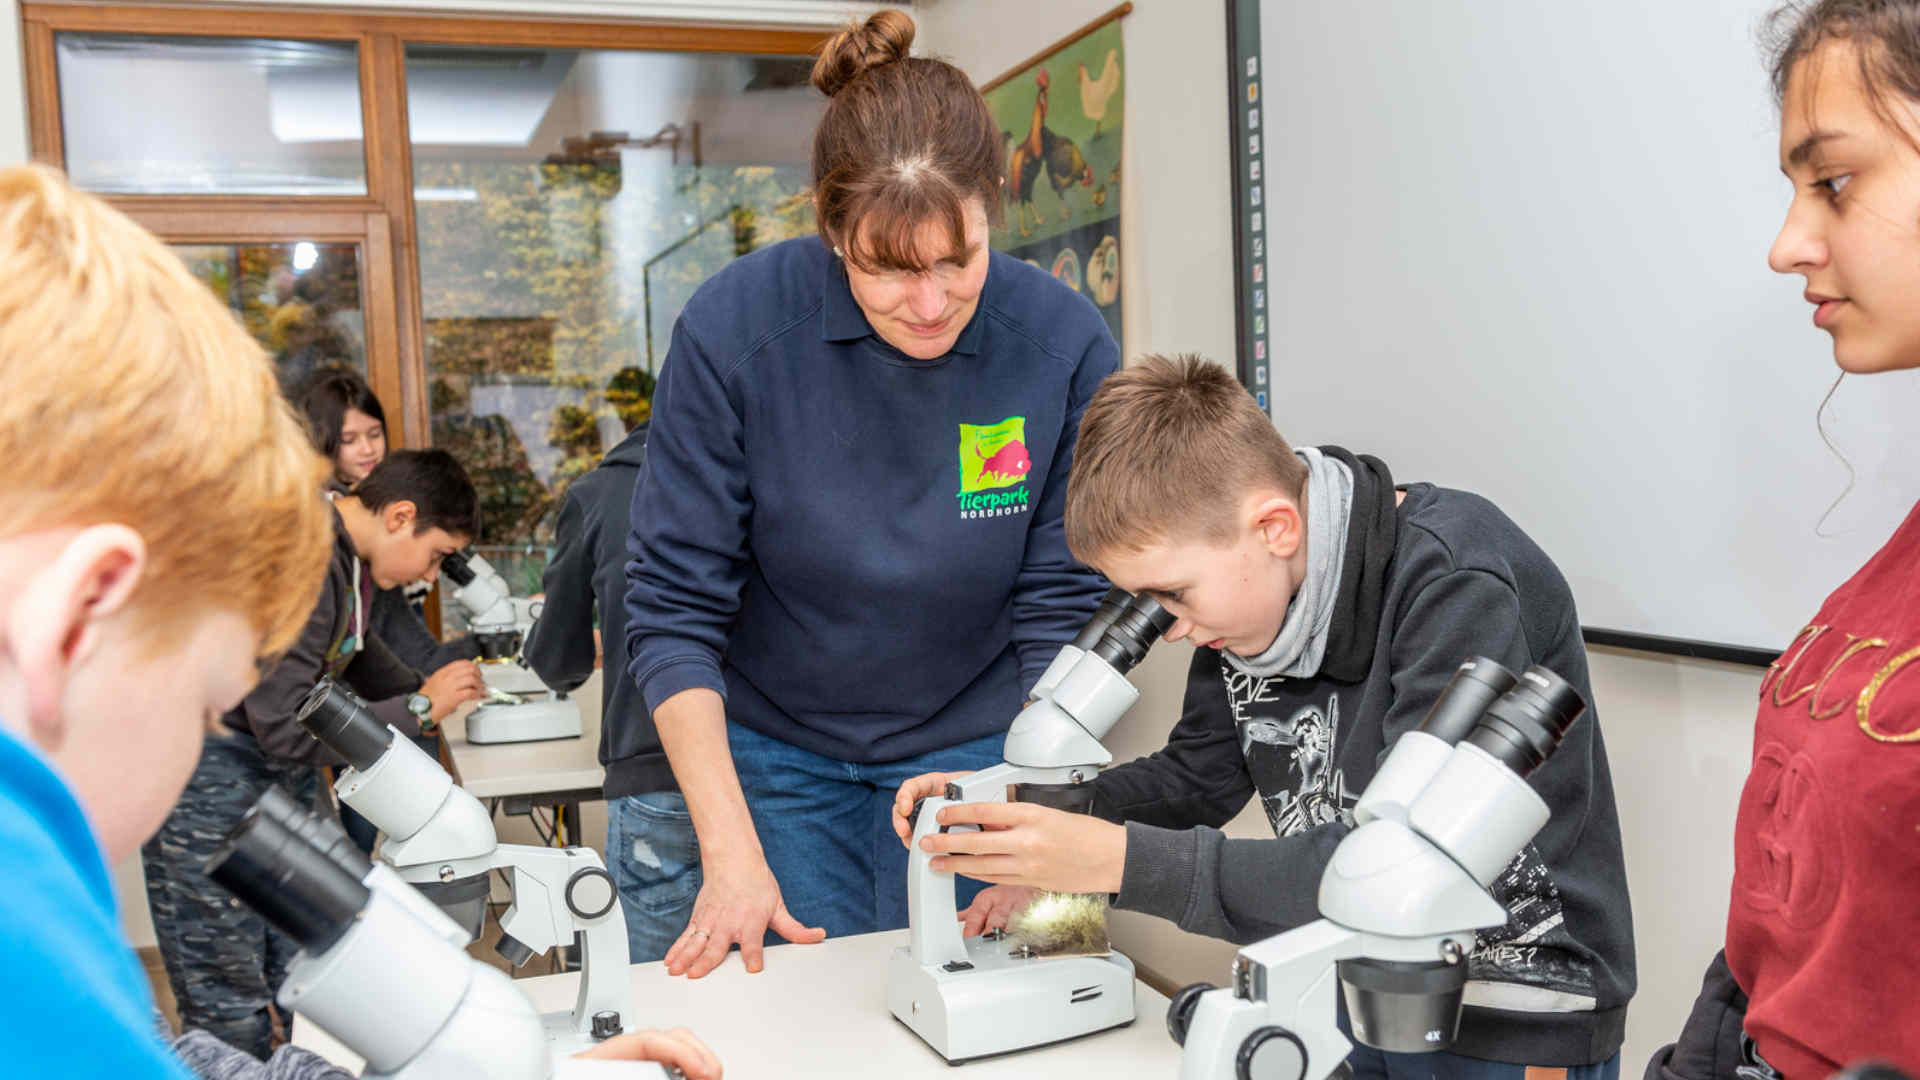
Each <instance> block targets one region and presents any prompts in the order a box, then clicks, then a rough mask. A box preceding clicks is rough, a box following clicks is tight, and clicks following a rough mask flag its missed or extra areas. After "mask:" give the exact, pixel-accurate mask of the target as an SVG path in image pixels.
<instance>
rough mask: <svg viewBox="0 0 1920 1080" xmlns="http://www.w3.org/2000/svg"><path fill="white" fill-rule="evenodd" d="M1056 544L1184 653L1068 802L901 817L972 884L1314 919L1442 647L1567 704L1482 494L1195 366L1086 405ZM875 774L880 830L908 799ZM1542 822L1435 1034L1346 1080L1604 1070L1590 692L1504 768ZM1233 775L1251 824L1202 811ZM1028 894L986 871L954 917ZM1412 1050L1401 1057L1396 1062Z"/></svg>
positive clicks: (1226, 929) (916, 789) (1237, 930)
mask: <svg viewBox="0 0 1920 1080" xmlns="http://www.w3.org/2000/svg"><path fill="white" fill-rule="evenodd" d="M1066 530H1067V542H1068V544H1069V545H1070V546H1071V547H1072V549H1073V551H1074V554H1075V555H1077V556H1078V557H1080V558H1081V559H1082V560H1083V561H1085V562H1087V563H1088V564H1090V565H1092V566H1094V567H1096V568H1097V569H1099V570H1100V571H1101V572H1102V573H1104V574H1106V575H1107V577H1108V578H1109V579H1111V580H1112V581H1113V583H1114V584H1115V585H1118V586H1120V587H1121V588H1124V589H1127V590H1129V591H1131V592H1136V593H1139V592H1144V593H1146V594H1148V595H1150V596H1152V597H1154V598H1155V599H1156V600H1158V601H1159V602H1160V603H1161V604H1162V605H1163V606H1165V607H1166V609H1167V610H1168V611H1170V612H1172V613H1173V614H1174V615H1175V616H1176V617H1177V619H1178V621H1177V622H1175V623H1174V625H1173V627H1172V629H1171V630H1170V631H1169V633H1168V634H1167V637H1168V639H1169V640H1175V639H1179V638H1185V639H1187V640H1189V641H1191V642H1192V643H1194V644H1195V645H1198V646H1200V648H1199V649H1197V650H1196V651H1195V653H1194V658H1193V665H1192V670H1191V672H1190V674H1189V678H1188V684H1187V694H1186V703H1185V706H1184V709H1183V713H1182V716H1181V718H1180V721H1179V723H1177V724H1176V725H1175V726H1174V728H1173V732H1172V734H1171V736H1170V737H1169V739H1168V741H1167V746H1166V748H1165V749H1163V750H1161V751H1159V752H1157V753H1155V754H1152V755H1150V756H1148V757H1145V758H1141V759H1139V760H1137V761H1134V762H1131V763H1128V764H1125V765H1121V766H1118V767H1116V768H1113V769H1109V770H1108V771H1107V772H1105V773H1104V774H1103V775H1101V776H1100V777H1099V779H1098V780H1097V781H1095V785H1096V786H1095V801H1094V807H1093V816H1091V817H1090V816H1087V815H1074V814H1066V813H1062V812H1060V811H1055V810H1048V809H1045V808H1042V807H1038V806H1032V805H1025V804H1017V803H1016V804H995V805H968V806H956V807H949V808H947V809H945V810H942V811H941V821H942V823H943V824H960V823H968V822H971V823H975V824H983V825H993V826H1010V827H1008V828H1004V829H1002V830H1000V831H991V832H981V833H958V832H956V833H949V834H947V835H943V836H934V837H929V838H928V841H927V847H928V849H929V850H931V851H935V852H940V853H952V854H951V855H948V856H946V857H943V858H936V859H935V860H934V867H935V869H939V870H951V871H953V872H955V873H960V874H965V875H968V876H970V877H975V878H984V879H987V880H989V881H994V882H997V883H1004V884H1006V885H1014V886H1028V887H1038V888H1046V889H1058V890H1063V891H1070V892H1101V893H1113V894H1116V896H1115V899H1114V903H1115V905H1116V906H1118V907H1121V908H1126V909H1131V910H1135V911H1144V912H1148V913H1150V914H1154V915H1159V916H1161V917H1162V918H1166V919H1169V920H1172V921H1174V922H1176V923H1178V924H1179V925H1180V926H1181V927H1182V928H1183V929H1186V930H1190V931H1193V932H1196V933H1204V934H1210V935H1212V936H1215V937H1222V938H1227V939H1229V940H1232V941H1236V942H1242V943H1245V942H1251V941H1256V940H1259V939H1261V938H1265V937H1269V936H1271V935H1274V934H1277V933H1280V932H1283V931H1285V930H1289V929H1292V928H1293V927H1296V926H1299V925H1302V924H1304V923H1307V922H1310V921H1312V920H1313V919H1315V918H1317V917H1318V912H1317V910H1316V904H1315V897H1316V895H1317V893H1318V887H1319V882H1320V877H1321V873H1322V871H1323V870H1324V869H1325V868H1326V865H1327V862H1328V860H1329V859H1330V858H1331V857H1332V854H1333V850H1334V848H1335V847H1336V846H1337V845H1338V844H1339V842H1340V841H1341V839H1343V838H1344V837H1345V836H1346V834H1347V833H1348V832H1349V831H1350V830H1351V828H1352V818H1351V814H1350V811H1351V808H1352V805H1353V802H1354V800H1355V799H1356V798H1357V797H1358V796H1359V794H1360V792H1361V791H1362V790H1364V789H1365V788H1366V786H1367V783H1368V781H1369V780H1371V779H1372V778H1373V773H1374V769H1375V767H1376V766H1377V764H1378V763H1379V761H1380V760H1381V759H1382V758H1383V757H1384V756H1385V754H1386V752H1387V750H1388V749H1389V748H1390V747H1391V746H1392V745H1393V743H1394V741H1395V740H1396V739H1397V738H1399V736H1400V735H1401V734H1403V733H1404V732H1406V731H1408V730H1410V729H1412V728H1414V727H1417V726H1418V725H1419V724H1420V722H1421V720H1422V719H1423V718H1424V716H1425V714H1426V712H1427V710H1428V708H1429V707H1430V706H1431V705H1432V704H1433V702H1434V700H1435V698H1437V697H1438V696H1439V694H1440V691H1441V689H1442V688H1443V687H1444V686H1445V685H1446V683H1447V680H1448V679H1449V678H1450V677H1451V676H1452V675H1453V673H1454V670H1455V669H1456V668H1457V667H1458V666H1459V664H1460V662H1461V661H1462V660H1465V659H1467V658H1469V657H1471V656H1475V655H1481V656H1487V657H1490V658H1492V659H1494V660H1496V661H1498V662H1499V663H1501V664H1503V665H1505V666H1506V667H1508V668H1510V669H1511V670H1514V671H1520V670H1522V669H1524V668H1526V667H1527V666H1528V665H1531V664H1542V665H1545V666H1546V667H1547V668H1549V669H1551V670H1553V671H1555V672H1557V673H1558V674H1559V675H1561V676H1562V677H1563V678H1565V679H1567V680H1568V681H1569V682H1570V683H1572V684H1573V686H1574V687H1575V688H1576V689H1578V690H1579V691H1580V693H1581V695H1582V696H1583V697H1584V698H1585V699H1586V700H1587V701H1588V702H1589V703H1591V701H1592V699H1593V695H1592V689H1591V686H1590V685H1589V682H1588V677H1587V662H1586V652H1585V649H1584V647H1583V645H1582V642H1581V636H1580V623H1579V619H1578V618H1577V617H1576V616H1575V613H1574V606H1573V597H1572V594H1571V593H1570V591H1569V590H1568V588H1567V583H1566V581H1565V579H1564V578H1562V577H1561V575H1560V572H1559V570H1557V569H1556V568H1555V567H1554V565H1553V563H1552V561H1551V560H1549V559H1548V558H1547V556H1546V554H1545V553H1544V552H1542V551H1541V550H1540V549H1539V547H1537V546H1536V545H1535V544H1534V543H1533V541H1531V540H1530V539H1528V538H1527V536H1526V534H1525V533H1523V532H1521V531H1520V528H1519V527H1518V526H1517V525H1515V524H1514V523H1513V522H1512V521H1511V520H1509V519H1508V518H1507V517H1506V515H1504V514H1502V513H1501V512H1500V511H1499V510H1498V509H1497V508H1496V507H1494V506H1493V504H1491V503H1489V502H1487V501H1486V500H1485V499H1483V498H1480V497H1479V496H1477V495H1472V494H1468V493H1467V492H1463V491H1453V490H1449V489H1446V488H1440V487H1435V486H1433V485H1431V484H1411V485H1407V486H1405V487H1403V488H1396V487H1395V486H1394V483H1393V478H1392V476H1391V475H1390V474H1389V473H1388V471H1387V467H1386V465H1385V464H1383V463H1382V462H1380V461H1379V460H1378V459H1375V458H1371V457H1356V456H1355V455H1353V454H1350V453H1348V452H1346V451H1345V450H1342V449H1340V448H1338V447H1331V446H1330V447H1322V448H1320V449H1317V450H1315V449H1302V450H1300V451H1299V452H1297V453H1296V452H1295V451H1293V450H1292V449H1291V448H1290V447H1288V445H1287V443H1286V441H1285V440H1284V439H1282V438H1281V437H1280V435H1279V433H1278V432H1276V431H1275V430H1274V428H1273V423H1272V421H1271V420H1270V419H1269V418H1268V417H1267V416H1266V414H1265V412H1264V411H1263V410H1262V409H1260V408H1259V407H1258V406H1257V405H1255V403H1254V401H1253V399H1252V397H1250V396H1249V395H1248V394H1247V392H1246V391H1245V390H1244V389H1243V388H1242V387H1241V386H1240V385H1239V384H1238V383H1237V382H1235V381H1234V379H1233V377H1232V376H1231V375H1230V374H1228V373H1227V372H1226V371H1224V370H1223V369H1221V368H1219V367H1216V366H1214V365H1211V364H1208V363H1206V362H1204V361H1202V360H1199V359H1198V358H1195V357H1184V358H1180V359H1176V360H1172V361H1169V360H1164V359H1159V358H1148V360H1146V361H1145V362H1142V363H1139V364H1136V365H1135V366H1132V367H1129V368H1127V369H1126V370H1124V371H1122V372H1120V373H1119V374H1117V375H1114V376H1113V377H1112V378H1110V379H1108V380H1107V381H1106V383H1105V384H1103V385H1102V387H1101V389H1100V390H1099V392H1098V393H1096V394H1095V395H1094V398H1093V401H1092V403H1091V404H1090V405H1089V406H1088V407H1087V412H1086V416H1085V418H1084V419H1083V420H1082V421H1081V426H1080V450H1079V455H1078V457H1077V458H1076V459H1075V461H1074V466H1073V473H1072V478H1071V480H1070V481H1069V484H1068V490H1067V510H1066ZM946 779H947V777H946V776H944V775H934V776H929V777H921V778H918V779H916V780H914V781H912V782H910V783H908V784H907V785H906V786H904V787H903V788H902V789H901V792H900V797H899V801H898V802H897V803H896V806H895V811H896V822H895V826H896V830H897V831H900V832H901V834H902V838H903V839H905V837H906V836H907V835H909V834H908V833H907V832H906V818H905V813H906V812H907V811H908V810H910V809H911V807H912V804H913V800H914V798H916V797H918V796H920V795H925V794H929V793H932V792H934V791H937V790H939V788H940V787H941V786H942V785H944V783H945V782H946ZM1530 782H1531V783H1532V784H1533V785H1534V787H1535V789H1536V790H1538V791H1539V793H1540V795H1541V797H1542V798H1544V799H1545V800H1546V801H1547V803H1548V805H1549V807H1550V808H1551V810H1552V818H1551V820H1549V821H1548V823H1547V825H1546V826H1545V827H1544V828H1542V829H1541V830H1540V832H1539V834H1538V835H1537V836H1536V837H1535V838H1534V840H1533V842H1532V843H1531V844H1529V845H1528V846H1527V847H1526V849H1525V850H1524V851H1522V852H1521V854H1520V855H1519V856H1518V857H1516V858H1515V860H1514V861H1513V863H1512V865H1511V866H1509V867H1508V868H1507V870H1506V871H1505V873H1504V874H1502V876H1501V877H1500V878H1499V879H1498V880H1497V881H1496V882H1495V883H1494V885H1493V890H1492V891H1493V894H1494V896H1495V898H1496V899H1498V900H1499V901H1501V903H1502V904H1504V905H1505V906H1506V908H1507V911H1508V913H1509V919H1508V922H1507V924H1506V925H1505V926H1502V927H1498V928H1496V929H1493V930H1487V931H1482V932H1481V933H1480V935H1479V941H1478V945H1477V947H1476V948H1475V950H1474V952H1473V954H1472V956H1471V958H1470V960H1469V964H1470V967H1469V982H1468V984H1467V991H1466V1005H1467V1008H1466V1010H1465V1013H1464V1016H1463V1018H1462V1020H1461V1026H1460V1034H1459V1038H1458V1039H1457V1040H1456V1041H1455V1043H1454V1047H1453V1050H1452V1052H1450V1053H1442V1054H1433V1055H1420V1056H1418V1057H1417V1058H1414V1056H1412V1055H1399V1054H1384V1053H1381V1052H1380V1051H1376V1050H1372V1049H1369V1048H1366V1047H1359V1048H1357V1049H1356V1050H1355V1051H1354V1053H1353V1054H1352V1055H1351V1056H1350V1057H1349V1059H1348V1060H1349V1063H1350V1064H1351V1065H1352V1066H1353V1068H1354V1071H1355V1075H1356V1076H1358V1077H1362V1078H1365V1077H1375V1076H1378V1077H1384V1076H1387V1075H1394V1076H1399V1075H1420V1076H1428V1075H1431V1076H1435V1077H1473V1078H1495V1077H1498V1078H1500V1080H1521V1077H1522V1075H1523V1074H1524V1073H1525V1072H1526V1070H1527V1069H1528V1068H1529V1067H1549V1068H1554V1069H1564V1070H1565V1071H1566V1075H1568V1076H1570V1077H1573V1078H1574V1080H1611V1078H1614V1077H1617V1076H1618V1074H1619V1051H1620V1043H1621V1039H1622V1035H1623V1033H1624V1028H1625V1023H1626V1006H1627V1000H1628V999H1629V998H1630V997H1631V996H1632V994H1633V989H1634V956H1633V930H1632V921H1631V919H1630V917H1629V913H1628V907H1627V883H1626V868H1625V865H1624V862H1623V859H1622V856H1621V845H1620V826H1619V816H1618V812H1617V810H1616V808H1615V805H1614V796H1613V783H1612V779H1611V777H1610V775H1609V772H1608V768H1607V757H1606V750H1605V747H1604V746H1603V744H1602V742H1601V738H1600V727H1599V721H1598V717H1597V714H1596V713H1595V712H1594V711H1593V710H1591V709H1589V711H1588V712H1587V713H1586V716H1585V717H1584V718H1583V719H1582V720H1581V721H1580V722H1579V723H1578V724H1576V725H1575V726H1574V728H1573V729H1572V730H1571V731H1570V732H1569V733H1568V737H1567V740H1566V742H1565V743H1564V744H1562V746H1561V748H1560V750H1559V752H1558V753H1557V754H1556V755H1555V756H1554V757H1553V758H1552V759H1550V760H1549V761H1548V762H1547V763H1546V764H1545V765H1544V766H1543V767H1542V768H1541V769H1540V770H1539V771H1538V772H1536V773H1534V774H1533V776H1532V777H1531V781H1530ZM1256 795H1257V796H1258V797H1259V798H1260V801H1261V804H1262V806H1263V807H1264V809H1265V810H1266V813H1267V819H1268V821H1269V822H1270V823H1271V825H1272V827H1273V831H1274V837H1273V839H1270V840H1238V839H1228V838H1227V837H1226V836H1225V835H1224V834H1222V833H1221V832H1220V831H1219V826H1221V825H1224V824H1225V823H1226V822H1227V821H1228V820H1230V819H1231V818H1232V817H1233V816H1234V815H1235V814H1236V813H1238V812H1239V810H1240V809H1241V808H1242V807H1243V806H1245V805H1246V802H1247V800H1248V799H1249V798H1251V797H1254V796H1256ZM1028 895H1029V893H1028V891H1027V890H1025V889H1010V888H1006V887H1001V888H995V889H990V890H988V891H987V892H985V893H983V894H981V896H980V898H979V899H978V900H977V901H976V902H975V903H974V904H973V905H972V906H971V907H970V908H969V909H968V911H967V912H966V920H967V930H968V931H969V932H971V933H978V932H979V931H980V930H981V929H982V928H983V927H993V926H1000V925H1004V923H1005V920H1006V918H1007V916H1008V915H1009V914H1010V913H1011V912H1012V911H1013V910H1014V909H1015V908H1016V907H1017V906H1018V905H1019V904H1021V903H1023V902H1024V900H1025V898H1026V897H1027V896H1028ZM1409 1058H1412V1060H1407V1059H1409Z"/></svg>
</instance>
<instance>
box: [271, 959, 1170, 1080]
mask: <svg viewBox="0 0 1920 1080" xmlns="http://www.w3.org/2000/svg"><path fill="white" fill-rule="evenodd" d="M906 941H907V933H906V931H904V930H889V931H886V932H883V933H878V934H863V935H860V936H858V937H850V938H838V939H834V940H830V941H826V942H822V943H821V944H819V945H780V946H776V947H774V948H771V949H768V950H767V953H766V956H767V962H766V967H765V968H764V969H763V970H762V971H761V972H760V974H758V975H749V974H747V971H746V968H745V967H743V966H742V965H741V963H740V956H739V954H738V953H734V954H732V955H730V956H728V957H727V961H726V963H725V964H722V965H721V966H720V968H719V969H718V970H717V971H715V972H713V973H712V974H710V975H708V976H707V977H706V978H703V979H695V980H690V979H687V978H684V977H682V978H673V977H670V976H668V975H667V972H666V965H665V964H664V963H659V962H656V963H651V964H635V965H634V966H633V1001H634V1009H635V1012H636V1013H637V1015H636V1016H634V1017H630V1018H628V1021H627V1026H628V1027H629V1028H644V1027H652V1028H668V1027H685V1028H689V1029H691V1030H692V1031H693V1032H694V1033H695V1034H697V1035H699V1036H700V1038H701V1039H702V1040H704V1041H705V1042H706V1044H707V1045H708V1046H711V1047H712V1048H713V1051H714V1053H715V1054H717V1055H719V1057H720V1063H721V1065H722V1067H723V1068H724V1069H725V1070H726V1075H727V1078H728V1080H755V1078H758V1077H768V1078H776V1080H793V1078H804V1077H821V1078H827V1077H831V1078H833V1080H845V1078H847V1077H856V1076H858V1077H868V1076H871V1077H878V1078H881V1080H895V1078H906V1077H915V1076H924V1077H942V1078H950V1080H1028V1078H1031V1080H1072V1078H1074V1077H1102V1078H1115V1080H1119V1078H1131V1077H1148V1078H1152V1077H1166V1078H1169V1080H1170V1078H1172V1077H1175V1076H1178V1075H1179V1073H1180V1049H1179V1047H1177V1046H1175V1045H1174V1043H1173V1040H1172V1039H1171V1038H1170V1037H1168V1035H1167V1025H1166V1015H1167V999H1166V998H1165V997H1164V996H1162V995H1161V994H1160V993H1159V992H1158V991H1156V990H1154V989H1153V988H1152V987H1149V986H1147V985H1146V984H1145V983H1141V982H1137V981H1136V982H1135V983H1134V987H1133V1002H1134V1017H1135V1019H1134V1021H1133V1023H1132V1024H1131V1025H1129V1026H1127V1027H1124V1028H1117V1029H1114V1030H1112V1031H1103V1032H1100V1033H1099V1034H1096V1035H1089V1036H1087V1037H1085V1038H1081V1039H1075V1040H1072V1041H1070V1042H1065V1043H1060V1044H1057V1045H1054V1046H1048V1047H1043V1048H1041V1049H1038V1050H1028V1051H1023V1052H1021V1053H1016V1054H1007V1055H1003V1056H1001V1057H995V1058H987V1059H984V1060H981V1061H974V1062H970V1063H968V1064H966V1065H963V1066H960V1067H959V1071H955V1070H954V1068H953V1067H952V1066H949V1065H948V1064H947V1063H946V1062H945V1061H944V1060H942V1059H941V1057H940V1055H938V1054H936V1053H934V1052H933V1051H932V1050H931V1049H928V1047H927V1045H926V1044H925V1043H923V1042H921V1041H920V1037H919V1036H918V1035H915V1034H914V1033H913V1032H912V1031H910V1030H908V1028H907V1026H906V1025H905V1024H902V1023H900V1022H899V1021H898V1020H895V1019H894V1018H893V1014H891V1013H889V1012H888V1011H887V985H886V984H887V957H888V956H889V955H890V954H891V953H892V951H893V950H894V949H895V948H897V947H899V946H901V945H904V944H906ZM578 978H579V976H577V975H546V976H541V977H539V978H533V979H520V980H517V981H516V982H515V983H514V985H515V986H518V987H520V988H521V989H522V990H524V991H525V992H526V994H527V996H528V997H530V998H532V999H533V1002H534V1004H535V1005H536V1006H537V1007H539V1008H540V1009H542V1010H543V1011H552V1010H555V1009H567V1008H571V1007H572V1006H573V995H574V989H575V986H576V985H577V984H576V980H577V979H578ZM293 1042H294V1044H295V1045H296V1046H303V1047H306V1048H307V1049H309V1050H312V1051H314V1052H315V1053H318V1054H320V1055H321V1056H323V1057H325V1058H327V1059H328V1060H329V1061H332V1062H334V1063H335V1064H337V1065H339V1066H341V1067H342V1068H345V1069H348V1070H350V1071H351V1070H354V1069H358V1068H359V1067H360V1059H359V1058H357V1057H354V1056H353V1055H352V1054H350V1053H348V1052H347V1051H346V1050H345V1049H344V1048H342V1047H341V1046H340V1044H339V1043H337V1042H335V1041H333V1039H331V1038H330V1037H328V1036H327V1035H326V1034H325V1033H324V1032H322V1031H320V1030H319V1029H317V1028H315V1027H314V1026H313V1025H312V1024H311V1023H308V1022H307V1021H306V1019H305V1018H303V1017H295V1019H294V1025H293Z"/></svg>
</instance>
